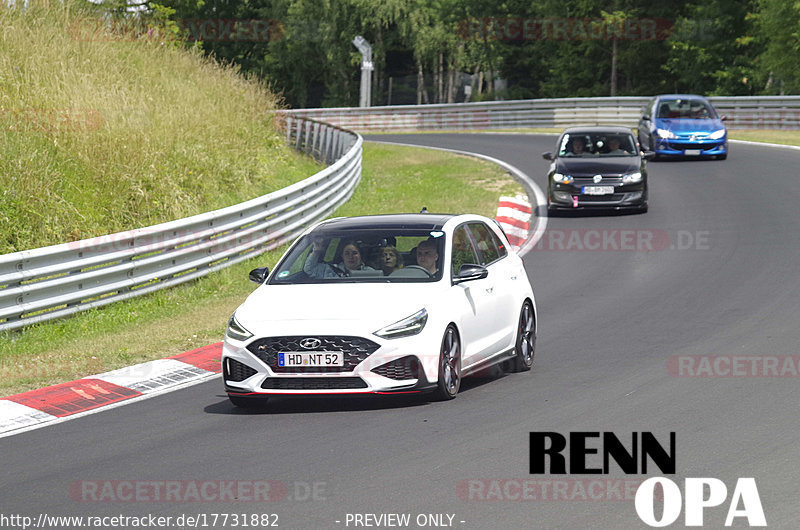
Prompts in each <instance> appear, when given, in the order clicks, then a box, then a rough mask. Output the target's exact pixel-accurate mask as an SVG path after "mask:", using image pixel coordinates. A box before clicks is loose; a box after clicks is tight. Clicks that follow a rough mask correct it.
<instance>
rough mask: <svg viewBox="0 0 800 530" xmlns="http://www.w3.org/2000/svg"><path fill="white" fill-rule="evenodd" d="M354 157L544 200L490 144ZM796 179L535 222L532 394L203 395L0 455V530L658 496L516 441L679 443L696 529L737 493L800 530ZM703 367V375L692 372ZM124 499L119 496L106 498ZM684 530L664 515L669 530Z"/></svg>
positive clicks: (600, 505) (102, 416) (6, 443)
mask: <svg viewBox="0 0 800 530" xmlns="http://www.w3.org/2000/svg"><path fill="white" fill-rule="evenodd" d="M369 139H380V140H391V141H396V142H404V143H414V144H423V145H432V146H441V147H450V148H456V149H461V150H466V151H474V152H479V153H483V154H486V155H490V156H493V157H496V158H499V159H502V160H505V161H506V162H508V163H510V164H512V165H514V166H516V167H518V168H519V169H521V170H522V171H524V172H526V173H528V174H529V175H531V176H532V177H534V180H536V182H537V183H538V185H539V186H540V187H542V188H543V189H546V182H545V181H544V175H545V172H546V169H547V167H548V163H547V162H546V161H544V160H542V158H541V152H543V151H551V150H552V149H553V147H554V143H555V137H553V136H535V135H498V134H492V135H488V134H486V135H483V134H464V135H455V134H433V135H396V136H372V137H369ZM798 162H800V152H798V151H791V150H785V149H775V148H769V147H763V146H751V145H741V144H732V145H731V152H730V155H729V157H728V160H726V161H677V162H669V161H668V162H651V163H650V164H649V171H650V211H649V212H648V213H647V214H644V215H621V216H606V215H603V216H583V217H558V218H551V219H549V222H548V225H547V232H546V233H545V234H544V237H543V238H542V240H541V242H540V244H539V245H537V246H536V247H534V249H533V250H532V251H531V252H529V253H528V254H527V256H526V258H525V261H526V264H527V270H528V273H529V275H530V277H531V280H532V283H533V286H534V290H535V292H536V296H537V302H538V305H539V320H540V321H539V341H538V344H537V352H536V359H535V366H534V369H533V371H532V372H531V373H527V374H512V375H506V376H503V375H501V374H491V375H490V376H489V377H487V378H484V379H478V380H472V381H469V380H467V381H465V382H464V384H463V385H462V391H461V393H460V394H459V396H458V398H457V399H456V400H454V401H452V402H448V403H428V402H426V401H425V400H422V399H409V398H397V397H387V398H379V399H366V398H354V399H313V400H302V401H287V400H274V402H273V403H271V405H270V406H269V408H268V409H266V410H265V411H263V412H261V413H248V412H242V411H240V410H237V409H234V408H233V407H232V406H231V405H230V404H229V402H228V400H227V398H226V397H225V395H224V393H223V392H222V385H221V382H220V381H219V379H215V380H214V381H212V382H209V383H204V384H200V385H197V386H193V387H190V388H187V389H184V390H181V391H178V392H174V393H171V394H167V395H162V396H159V397H156V398H153V399H149V400H145V401H141V402H137V403H132V404H130V405H127V406H123V407H119V408H115V409H112V410H107V411H103V412H101V413H98V414H93V415H89V416H86V417H82V418H78V419H75V420H73V421H68V422H64V423H60V424H57V425H52V426H48V427H45V428H42V429H38V430H34V431H30V432H25V433H21V434H18V435H15V436H10V437H7V438H3V439H0V454H2V463H3V474H2V479H0V499H2V513H3V514H4V515H9V514H20V515H27V516H31V517H34V519H35V518H36V517H37V516H38V515H39V514H43V513H44V514H48V515H50V516H52V515H76V516H81V515H82V516H89V515H91V516H115V515H129V516H145V515H147V514H158V515H162V516H172V517H177V516H180V515H181V514H187V515H195V516H196V515H198V514H206V519H205V521H206V523H207V525H208V526H207V527H211V525H210V522H211V519H209V517H210V516H211V515H212V514H248V515H249V514H270V513H274V514H278V521H277V522H278V525H279V526H280V527H282V528H354V527H356V526H355V522H356V521H357V519H356V518H355V515H354V514H361V515H363V514H375V515H376V516H380V515H381V514H383V515H386V514H410V516H411V519H410V521H411V527H412V528H416V527H417V525H416V523H417V516H418V515H419V514H423V515H427V514H443V517H442V518H441V520H439V519H435V518H430V519H427V518H426V520H425V521H422V520H420V521H422V522H425V523H427V524H428V525H429V526H433V527H436V526H437V525H436V524H435V523H438V526H439V527H442V526H447V525H448V524H451V525H452V526H453V527H456V528H641V527H645V525H644V523H643V522H642V521H641V520H640V519H639V517H638V516H637V514H636V512H635V509H634V503H633V500H632V499H631V498H630V496H628V499H627V500H625V499H622V500H620V499H619V498H618V495H617V493H618V492H617V490H616V489H615V488H617V487H618V486H619V485H620V484H623V483H624V481H626V480H627V481H641V480H642V479H644V478H647V476H660V475H663V474H662V473H661V472H660V471H659V470H658V468H656V467H655V466H653V465H652V463H651V467H650V468H648V473H647V474H646V475H641V474H639V475H625V474H624V473H623V472H622V471H621V470H620V469H619V467H617V466H616V464H614V463H613V461H612V462H611V465H610V469H609V472H608V474H606V475H563V476H555V475H530V474H529V472H528V470H529V452H528V443H529V433H530V432H531V431H555V432H559V433H563V434H565V435H566V434H568V433H569V432H571V431H599V432H606V431H613V432H614V433H616V434H617V435H618V436H619V437H620V438H621V439H623V440H628V442H629V441H630V436H631V433H633V432H642V431H647V432H652V433H654V434H655V436H656V438H657V439H658V440H659V441H661V442H662V443H663V444H665V445H666V444H668V441H669V433H670V432H675V433H676V434H675V435H676V446H675V449H676V463H677V472H676V474H675V475H670V476H669V478H671V479H672V480H673V481H675V482H676V483H678V485H679V486H680V487H681V490H683V479H684V478H685V477H713V478H718V479H720V480H722V481H723V482H724V483H725V484H726V485H727V488H728V497H727V500H726V501H725V502H724V503H723V504H722V505H721V506H720V507H717V508H711V509H707V510H706V511H705V526H707V527H722V526H723V523H724V521H725V517H726V515H727V513H728V504H729V502H730V499H731V493H732V491H733V489H734V486H735V485H736V482H737V479H738V478H739V477H754V478H755V481H756V483H757V486H758V493H759V495H760V499H761V502H762V503H763V510H764V514H765V516H766V520H767V523H768V525H769V526H770V527H772V528H796V527H797V520H798V516H800V495H798V491H800V466H798V462H800V443H798V441H799V440H798V438H799V436H798V433H800V428H799V427H798V409H799V407H800V392H798V381H800V380H799V379H798V374H797V373H796V372H794V373H793V374H792V373H791V370H790V369H789V368H787V367H786V366H785V365H784V363H785V362H786V360H787V359H788V360H789V361H790V362H793V363H794V368H795V370H796V369H797V359H798V357H797V355H798V353H800V352H798V347H797V345H798V344H800V303H798V300H800V281H799V280H800V278H798V270H800V266H799V265H798V263H800V250H798V249H800V236H799V235H798V234H800V231H799V230H798V218H799V216H798V214H797V208H798V204H799V203H800V186H798V184H797V167H798ZM420 206H422V205H420ZM426 206H428V207H429V208H430V209H432V205H431V204H427V205H426ZM753 356H758V357H759V358H763V357H764V356H766V357H769V358H770V359H773V360H775V362H778V363H779V364H778V365H777V369H775V370H774V371H773V372H770V371H769V370H767V373H766V376H764V375H762V374H760V373H759V374H755V375H757V376H754V374H752V373H750V372H752V366H753V365H754V364H755V365H758V364H759V362H761V361H759V360H758V359H755V360H754V359H753ZM791 356H795V357H794V358H792V357H791ZM702 359H705V360H706V363H707V364H706V367H708V366H711V367H712V370H711V371H709V372H702V371H701V370H700V369H699V367H700V366H701V364H700V363H701V360H702ZM712 361H713V362H712ZM770 362H772V361H770ZM680 363H684V364H680ZM691 363H695V364H694V365H691ZM692 366H693V368H692ZM759 366H760V365H759ZM771 366H772V367H773V368H774V367H775V365H774V364H773V365H771ZM726 367H727V371H726ZM684 368H685V370H684ZM697 374H700V375H701V376H700V377H692V375H697ZM776 375H777V376H776ZM781 375H783V376H784V377H781ZM596 446H597V445H596V444H595V447H596ZM589 463H590V464H598V463H599V464H602V458H600V457H599V456H598V455H594V456H593V457H590V459H589ZM592 467H594V466H592ZM492 480H493V481H494V482H492ZM553 480H560V481H562V482H563V481H565V480H569V481H571V482H569V483H568V485H567V488H568V489H567V490H566V494H565V493H564V492H563V491H562V494H560V495H558V494H555V493H554V492H552V491H549V492H546V493H541V492H538V495H544V496H546V497H547V498H545V499H541V498H538V497H537V498H530V497H533V496H534V493H537V492H533V490H531V491H528V493H527V494H526V495H523V493H522V489H521V487H522V486H521V484H522V482H523V481H537V482H536V484H538V485H539V486H541V483H543V482H544V481H553ZM590 480H600V481H602V484H603V486H602V488H605V489H603V490H602V492H603V493H600V492H599V490H598V489H596V488H599V487H601V486H598V485H597V484H595V485H594V486H592V488H595V489H592V490H591V491H587V492H584V494H583V495H581V493H580V489H579V487H580V486H581V485H584V486H586V485H589V484H590V482H589V481H590ZM126 481H131V483H130V484H133V485H134V486H130V484H129V485H127V486H125V488H127V489H125V488H121V487H120V484H121V483H122V482H124V483H126V484H127V482H126ZM134 481H139V482H138V483H137V482H134ZM152 481H157V482H158V481H190V482H181V483H180V484H181V486H180V487H181V488H184V490H182V491H183V493H182V494H181V498H180V499H179V500H176V499H174V498H173V499H170V500H169V501H166V500H165V499H164V496H163V492H162V496H161V497H159V498H158V499H157V500H156V499H155V497H153V495H152V489H150V490H147V487H148V486H146V484H147V483H150V482H152ZM191 481H196V482H194V484H198V483H199V484H201V485H202V484H217V483H218V481H243V482H241V483H239V485H240V486H241V485H243V486H242V487H244V490H243V492H242V493H241V495H240V496H241V497H242V498H243V499H244V500H242V501H240V502H230V500H228V499H227V498H225V497H224V496H223V497H222V498H220V496H219V495H217V496H216V497H215V496H214V495H213V491H212V493H211V498H212V499H213V500H211V501H207V502H202V501H201V502H192V496H191V495H189V494H187V493H186V490H185V488H187V487H188V486H186V485H187V484H190V483H192V482H191ZM203 481H209V482H203ZM247 481H274V482H272V483H271V486H272V490H271V491H272V492H273V493H275V495H276V496H277V497H278V499H277V500H275V501H273V502H256V501H248V500H247V498H248V497H252V495H249V493H248V491H249V490H247V484H249V482H247ZM136 484H139V485H140V486H141V488H142V492H141V494H136V492H135V490H131V489H130V488H132V487H133V488H135V485H136ZM528 484H529V486H530V485H531V484H534V483H532V482H529V483H528ZM608 484H613V486H608ZM109 485H110V486H109ZM498 485H499V486H498ZM95 486H97V487H100V488H103V487H109V488H111V489H113V488H116V493H120V492H122V493H123V494H124V495H121V496H120V497H119V498H110V497H109V496H108V495H106V496H105V498H99V497H97V496H98V495H100V494H101V491H99V490H98V491H97V492H96V494H95V498H97V499H98V500H94V501H93V500H92V495H91V492H92V488H93V487H95ZM129 486H130V487H129ZM283 488H285V490H284V489H283ZM576 488H578V489H576ZM132 491H133V493H132V495H128V494H131V492H132ZM145 491H149V492H150V493H145ZM87 492H88V493H87ZM284 493H285V495H284ZM624 493H625V491H624V488H623V490H622V494H623V496H624ZM589 495H592V496H595V497H596V496H598V495H599V496H600V497H602V498H599V499H595V500H592V498H591V497H590V496H589ZM487 496H488V497H489V499H490V500H485V499H486V497H487ZM123 497H124V498H125V499H127V500H122V498H123ZM523 497H527V498H523ZM587 498H588V499H589V500H586V499H587ZM348 514H350V515H349V516H348ZM656 514H657V515H658V514H660V512H659V511H658V510H657V511H656ZM448 516H453V518H452V523H450V519H449V517H448ZM348 517H349V518H348ZM273 521H274V519H273ZM337 521H338V522H337ZM360 521H361V522H362V523H372V524H377V520H376V519H366V518H362V519H360ZM392 521H393V520H389V519H382V520H381V522H382V524H380V526H383V527H387V526H390V523H391V522H392ZM231 522H232V519H231V520H229V521H228V525H227V526H223V525H222V522H221V519H218V522H217V524H216V527H217V528H232V527H233V526H232V524H231ZM348 522H349V524H348ZM745 522H746V520H745V519H744V518H742V517H739V518H737V519H736V522H735V524H734V526H737V527H743V526H746V524H745ZM683 523H684V519H683V514H681V517H680V518H679V519H678V521H677V522H676V523H675V525H676V526H683ZM199 526H200V527H202V523H201V524H200V525H199ZM176 527H177V526H176ZM258 527H263V526H251V528H258ZM362 527H363V526H362Z"/></svg>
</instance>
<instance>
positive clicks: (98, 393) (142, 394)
mask: <svg viewBox="0 0 800 530" xmlns="http://www.w3.org/2000/svg"><path fill="white" fill-rule="evenodd" d="M221 356H222V343H221V342H218V343H216V344H211V345H209V346H204V347H202V348H198V349H196V350H192V351H188V352H185V353H181V354H178V355H175V356H173V357H168V358H166V359H157V360H155V361H149V362H146V363H142V364H137V365H135V366H129V367H126V368H120V369H119V370H113V371H111V372H106V373H103V374H98V375H92V376H88V377H84V378H83V379H77V380H75V381H70V382H68V383H61V384H58V385H54V386H50V387H47V388H42V389H38V390H31V391H30V392H24V393H22V394H16V395H13V396H8V397H5V398H2V399H0V438H2V437H4V436H10V435H13V434H18V433H20V432H24V431H28V430H31V429H35V428H38V427H42V426H44V425H46V424H50V423H58V422H61V421H66V420H67V419H72V418H75V417H76V416H82V415H86V414H91V413H94V412H97V410H98V409H101V408H102V409H106V408H109V407H112V406H118V405H120V404H123V403H129V402H131V401H134V400H136V401H138V400H142V399H147V398H150V397H153V396H156V395H159V394H163V393H165V392H171V391H173V390H177V389H178V388H183V387H187V386H191V385H195V384H198V383H202V382H203V381H206V380H208V379H211V378H213V377H216V376H217V375H219V374H220V373H221V371H222V366H221V364H220V358H221Z"/></svg>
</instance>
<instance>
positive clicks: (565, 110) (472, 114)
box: [292, 96, 800, 132]
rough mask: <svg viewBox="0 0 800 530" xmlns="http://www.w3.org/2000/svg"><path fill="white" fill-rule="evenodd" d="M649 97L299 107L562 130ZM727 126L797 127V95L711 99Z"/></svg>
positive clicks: (620, 119) (620, 121)
mask: <svg viewBox="0 0 800 530" xmlns="http://www.w3.org/2000/svg"><path fill="white" fill-rule="evenodd" d="M649 99H650V98H649V97H616V98H608V97H604V98H558V99H529V100H515V101H491V102H479V103H451V104H440V105H395V106H387V107H370V108H366V109H362V108H330V109H299V110H294V111H292V114H293V115H294V116H302V117H307V118H314V119H318V120H322V121H325V122H326V123H331V124H335V125H338V126H340V127H345V128H347V129H350V130H354V131H359V132H396V131H429V130H470V129H473V130H474V129H511V128H519V127H546V128H563V127H569V126H571V125H624V126H627V127H636V126H637V125H638V123H639V117H640V116H641V110H642V107H643V106H644V105H645V103H647V101H648V100H649ZM709 99H710V100H711V102H712V103H713V104H714V106H715V107H716V108H717V110H718V111H719V113H720V114H722V115H724V116H727V120H726V125H727V126H728V128H730V129H798V128H800V96H762V97H755V96H754V97H746V96H741V97H712V98H709Z"/></svg>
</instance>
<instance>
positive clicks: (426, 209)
mask: <svg viewBox="0 0 800 530" xmlns="http://www.w3.org/2000/svg"><path fill="white" fill-rule="evenodd" d="M419 213H428V208H426V207H425V206H423V207H422V210H420V211H419Z"/></svg>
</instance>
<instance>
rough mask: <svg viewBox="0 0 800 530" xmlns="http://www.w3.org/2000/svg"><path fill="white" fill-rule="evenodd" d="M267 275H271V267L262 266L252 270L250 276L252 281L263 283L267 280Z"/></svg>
mask: <svg viewBox="0 0 800 530" xmlns="http://www.w3.org/2000/svg"><path fill="white" fill-rule="evenodd" d="M267 276H269V267H261V268H258V269H253V270H251V271H250V274H249V275H248V277H249V278H250V281H251V282H253V283H257V284H259V285H261V284H262V283H264V282H265V281H266V280H267Z"/></svg>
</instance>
